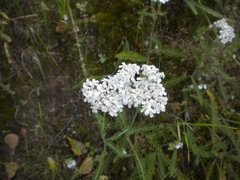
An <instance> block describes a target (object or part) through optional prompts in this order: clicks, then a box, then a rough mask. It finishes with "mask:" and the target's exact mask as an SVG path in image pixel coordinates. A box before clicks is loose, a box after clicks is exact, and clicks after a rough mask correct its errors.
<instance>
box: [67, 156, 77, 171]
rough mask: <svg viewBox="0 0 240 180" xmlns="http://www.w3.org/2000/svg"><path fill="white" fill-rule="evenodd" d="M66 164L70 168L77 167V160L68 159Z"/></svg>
mask: <svg viewBox="0 0 240 180" xmlns="http://www.w3.org/2000/svg"><path fill="white" fill-rule="evenodd" d="M65 165H66V167H67V168H68V169H75V168H76V165H77V162H76V161H75V160H74V159H71V158H70V159H66V160H65Z"/></svg>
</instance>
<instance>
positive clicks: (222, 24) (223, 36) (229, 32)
mask: <svg viewBox="0 0 240 180" xmlns="http://www.w3.org/2000/svg"><path fill="white" fill-rule="evenodd" d="M212 26H215V27H216V28H218V29H219V35H218V39H219V40H220V41H221V43H222V44H224V45H225V44H226V43H228V42H232V40H233V39H234V38H235V33H234V28H233V27H232V26H230V25H229V24H228V23H227V21H226V19H224V18H223V19H220V20H218V21H215V22H214V23H213V24H212V25H211V27H212Z"/></svg>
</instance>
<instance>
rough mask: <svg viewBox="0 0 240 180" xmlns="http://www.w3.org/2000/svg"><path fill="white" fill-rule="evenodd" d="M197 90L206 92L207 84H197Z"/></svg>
mask: <svg viewBox="0 0 240 180" xmlns="http://www.w3.org/2000/svg"><path fill="white" fill-rule="evenodd" d="M198 89H200V90H206V89H207V84H199V85H198Z"/></svg>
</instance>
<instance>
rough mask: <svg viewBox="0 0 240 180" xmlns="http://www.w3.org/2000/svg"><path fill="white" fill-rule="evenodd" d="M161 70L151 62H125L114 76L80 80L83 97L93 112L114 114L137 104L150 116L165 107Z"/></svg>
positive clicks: (163, 109) (165, 98) (165, 94)
mask: <svg viewBox="0 0 240 180" xmlns="http://www.w3.org/2000/svg"><path fill="white" fill-rule="evenodd" d="M164 77H165V75H164V73H163V72H159V69H158V68H156V67H155V66H153V65H142V66H139V65H137V64H125V63H122V64H121V65H120V66H119V70H118V72H117V73H116V74H115V75H114V76H108V77H107V78H104V79H102V80H101V81H98V80H95V79H93V80H89V79H87V81H86V82H84V83H83V88H82V93H83V95H84V97H85V99H84V101H85V102H88V103H90V105H91V109H92V111H93V112H94V113H97V112H98V111H102V112H105V113H109V115H110V116H117V114H118V112H122V111H123V108H124V107H125V106H127V107H128V108H131V107H140V108H141V112H143V113H144V114H145V115H146V116H150V117H153V116H154V115H155V114H160V113H161V112H164V111H165V106H166V104H167V100H168V98H167V97H166V96H167V93H166V92H165V88H164V87H163V85H162V83H161V82H162V79H163V78H164Z"/></svg>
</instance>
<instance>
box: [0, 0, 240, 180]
mask: <svg viewBox="0 0 240 180" xmlns="http://www.w3.org/2000/svg"><path fill="white" fill-rule="evenodd" d="M239 7H240V1H239V0H211V1H210V0H198V1H195V0H171V1H170V2H168V3H166V4H164V5H160V3H156V2H151V1H150V0H131V1H130V0H71V1H70V0H50V1H46V0H41V1H31V0H13V1H11V2H9V1H7V0H1V1H0V45H1V49H0V57H1V61H0V177H6V178H5V179H12V178H13V177H14V176H15V179H101V180H104V179H105V180H106V179H123V180H125V179H145V180H149V179H150V180H151V179H221V180H224V179H236V180H237V179H240V177H239V172H240V131H239V127H240V111H239V110H240V103H239V97H240V89H239V87H240V86H239V85H240V83H239V82H240V79H239V78H240V73H239V72H240V59H239V57H240V50H239V47H240V38H239V29H240V21H239V17H240V11H239ZM223 17H224V18H226V19H227V20H228V23H229V24H231V25H232V26H233V27H234V29H235V33H236V38H235V39H234V40H233V42H232V43H229V44H227V45H225V46H223V45H222V44H221V43H220V41H219V40H218V38H217V31H215V30H214V29H210V28H209V25H210V24H212V23H213V22H214V21H215V20H218V19H221V18H223ZM122 61H128V62H135V63H139V64H141V63H149V64H154V65H155V66H156V67H158V68H160V70H161V71H163V72H165V74H166V78H165V81H164V85H165V87H166V89H167V92H168V97H169V103H168V107H167V111H166V113H162V114H161V115H159V116H156V117H155V118H153V119H150V118H148V117H145V116H142V115H141V114H137V113H135V112H134V109H130V110H126V112H125V113H122V114H120V115H119V116H118V117H117V118H116V119H113V118H110V117H109V116H108V115H104V114H98V115H93V114H92V113H91V110H90V108H89V107H88V105H87V104H85V103H84V102H83V100H82V96H81V93H79V90H80V89H81V86H82V83H83V82H84V81H85V79H86V78H97V79H99V78H101V77H104V76H106V75H108V74H112V73H114V72H116V69H117V68H118V65H119V64H120V62H122ZM204 84H206V85H207V88H206V89H199V85H204ZM132 117H134V120H133V121H132ZM9 135H10V136H9ZM9 139H10V140H9ZM180 142H182V143H183V148H180V149H176V147H175V146H176V145H177V144H178V143H180ZM69 159H70V160H72V159H74V160H76V162H77V165H76V168H75V169H69V168H67V166H66V161H68V160H69Z"/></svg>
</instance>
